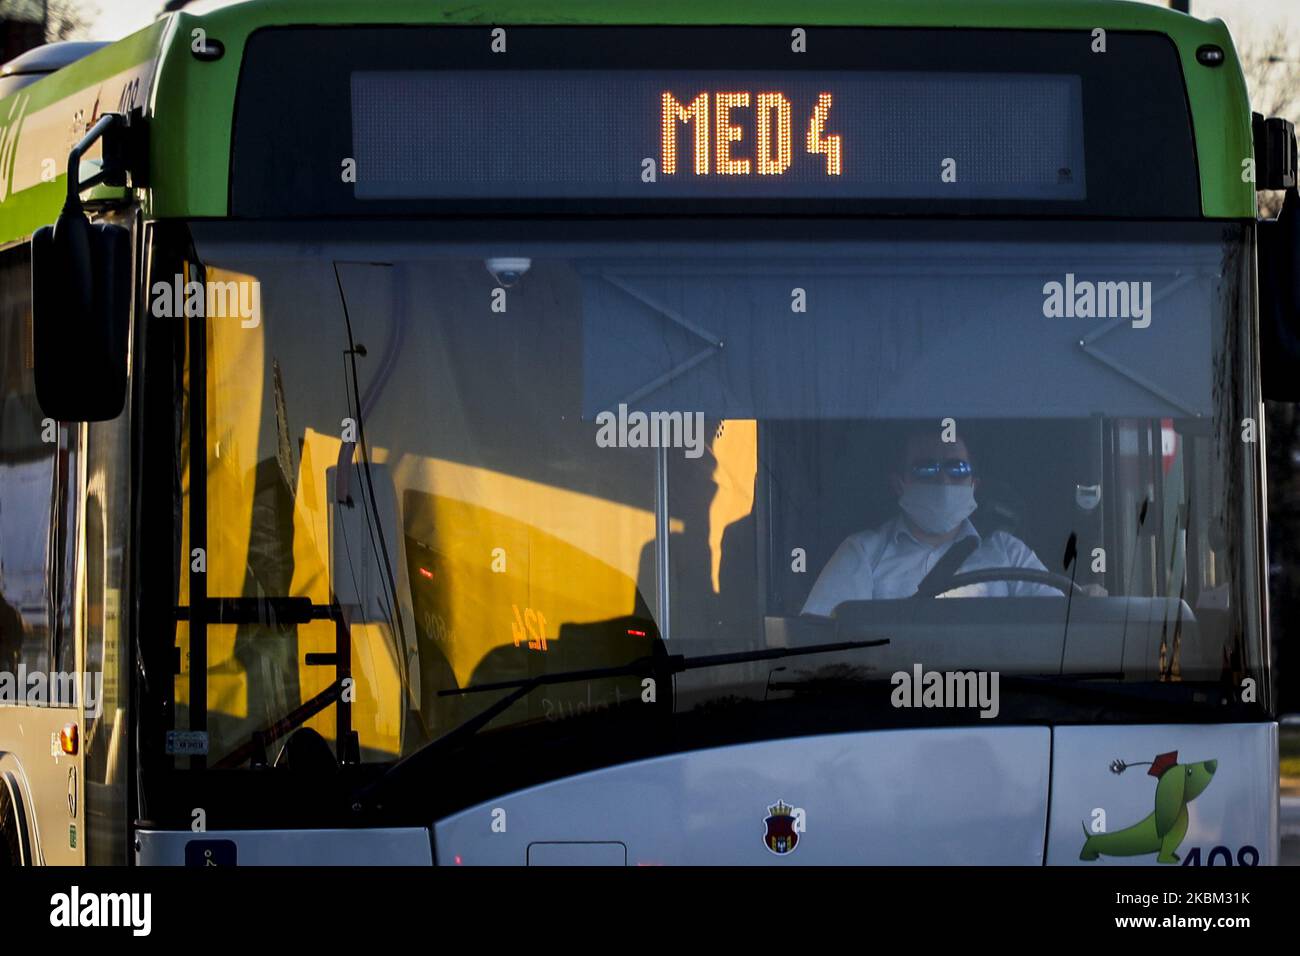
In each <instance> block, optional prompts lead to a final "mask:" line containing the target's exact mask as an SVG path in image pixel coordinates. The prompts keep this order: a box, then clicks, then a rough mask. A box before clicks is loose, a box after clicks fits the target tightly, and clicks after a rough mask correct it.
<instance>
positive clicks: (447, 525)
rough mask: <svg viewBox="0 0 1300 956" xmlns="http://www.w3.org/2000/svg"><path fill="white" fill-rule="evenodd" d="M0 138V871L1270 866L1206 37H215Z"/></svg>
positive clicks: (262, 26)
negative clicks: (7, 867) (16, 867)
mask: <svg viewBox="0 0 1300 956" xmlns="http://www.w3.org/2000/svg"><path fill="white" fill-rule="evenodd" d="M0 95H2V96H3V98H2V99H0V347H2V349H3V351H2V353H0V362H2V363H3V369H4V374H3V389H4V391H3V399H4V400H3V412H2V414H0V597H2V599H3V601H2V602H0V781H3V786H2V787H0V833H2V834H3V840H0V857H3V859H4V861H5V862H7V863H10V864H83V863H84V864H101V863H102V864H126V865H152V864H159V865H181V866H239V865H259V864H281V863H290V864H412V865H450V866H458V865H460V866H471V865H533V866H539V865H555V864H561V865H579V864H591V865H655V864H717V863H723V864H742V865H773V866H790V865H805V864H827V863H835V864H971V863H981V864H1013V865H1030V866H1039V865H1057V864H1060V865H1067V864H1068V865H1078V866H1085V867H1093V868H1099V867H1102V866H1107V865H1125V864H1136V865H1166V866H1175V865H1183V866H1223V865H1232V866H1254V865H1268V864H1275V863H1277V862H1278V858H1279V829H1278V799H1279V798H1278V724H1277V719H1276V718H1277V699H1276V689H1275V687H1274V676H1273V670H1272V667H1271V660H1272V657H1273V655H1274V648H1273V645H1272V644H1271V642H1270V637H1269V631H1268V614H1267V610H1268V598H1267V586H1266V585H1267V581H1266V572H1267V557H1266V550H1265V542H1266V534H1265V532H1266V528H1265V501H1266V497H1265V495H1266V488H1265V481H1264V469H1263V461H1264V458H1263V443H1264V439H1265V435H1264V434H1263V431H1262V423H1263V416H1262V410H1263V401H1264V399H1265V398H1266V397H1267V398H1272V399H1280V400H1287V401H1291V400H1295V399H1296V398H1298V397H1300V390H1298V389H1297V386H1296V385H1295V384H1294V383H1295V382H1297V381H1300V376H1297V374H1296V371H1297V369H1300V347H1297V345H1296V330H1297V329H1298V328H1300V324H1298V322H1300V304H1298V297H1297V294H1296V275H1297V272H1296V261H1297V250H1300V239H1298V233H1297V226H1296V224H1297V220H1298V218H1300V217H1298V215H1297V214H1298V213H1300V209H1298V208H1297V204H1298V203H1300V199H1298V198H1297V194H1296V188H1295V167H1296V156H1295V135H1294V129H1293V127H1292V126H1291V124H1290V123H1288V122H1287V121H1286V120H1285V119H1283V118H1278V117H1263V116H1259V115H1253V114H1252V113H1251V110H1250V105H1249V102H1248V97H1247V93H1246V86H1245V83H1244V80H1243V75H1242V71H1241V67H1240V65H1239V62H1238V59H1237V56H1236V53H1235V52H1234V49H1233V45H1232V42H1231V39H1230V37H1229V35H1228V33H1227V31H1226V29H1225V28H1224V26H1223V24H1222V23H1221V22H1219V21H1208V22H1203V21H1200V20H1197V19H1193V18H1192V17H1190V16H1187V15H1183V14H1181V13H1176V12H1173V11H1170V10H1166V9H1161V8H1157V7H1154V6H1150V5H1143V4H1132V3H1122V2H1109V0H1080V2H1072V3H1056V2H1034V3H1008V2H991V0H990V2H975V0H936V2H934V3H929V4H914V3H905V2H895V0H856V2H852V3H850V2H841V0H815V2H799V3H794V2H787V0H770V2H769V0H761V2H754V3H750V4H746V5H744V9H743V10H742V9H741V7H740V6H738V5H736V4H731V3H723V2H717V0H691V2H689V3H688V2H680V0H661V2H658V3H654V4H625V5H616V4H610V3H596V2H583V0H558V2H554V3H546V4H541V3H539V4H531V5H530V4H513V3H511V4H493V3H458V4H450V3H447V4H444V3H436V2H433V3H430V2H425V0H420V2H416V0H397V2H392V3H385V4H361V3H355V2H345V0H282V2H275V0H251V2H243V3H235V4H222V3H211V4H209V3H203V4H199V5H196V6H193V7H190V8H187V9H186V10H184V11H181V12H175V13H171V14H168V15H166V16H163V17H161V18H160V19H159V20H157V21H156V22H155V23H154V24H153V25H152V26H150V27H148V28H146V29H144V30H142V31H140V32H138V33H136V34H134V35H132V36H130V37H127V38H126V39H123V40H121V41H119V42H116V43H113V44H111V45H103V46H79V47H75V48H66V47H49V48H43V49H42V50H38V51H36V52H34V53H30V54H27V55H26V57H25V58H23V59H22V62H15V64H11V65H10V66H9V67H6V68H5V70H4V72H3V75H0ZM1262 189H1271V190H1278V189H1282V190H1287V200H1286V205H1285V207H1284V211H1283V213H1282V214H1281V215H1280V216H1279V217H1278V218H1276V219H1270V220H1261V219H1259V217H1258V208H1259V206H1258V202H1257V190H1262Z"/></svg>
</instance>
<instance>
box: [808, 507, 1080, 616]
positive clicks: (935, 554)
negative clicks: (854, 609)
mask: <svg viewBox="0 0 1300 956" xmlns="http://www.w3.org/2000/svg"><path fill="white" fill-rule="evenodd" d="M968 537H974V538H975V540H976V541H978V542H979V544H978V546H977V547H976V548H975V550H974V551H972V552H971V553H970V555H969V556H968V557H967V558H966V560H965V561H963V562H962V565H961V567H960V569H959V570H960V571H975V570H977V569H979V568H1034V569H1035V570H1038V571H1046V570H1047V568H1046V567H1044V566H1043V562H1041V561H1039V560H1038V556H1037V555H1035V554H1034V552H1033V551H1032V550H1031V549H1030V548H1029V546H1028V545H1027V544H1025V543H1024V542H1023V541H1021V540H1020V539H1019V538H1017V537H1016V536H1015V535H1012V534H1009V533H1007V532H1006V531H995V532H993V533H992V534H991V535H989V536H988V537H987V538H984V537H981V535H980V533H979V532H978V531H976V530H975V526H974V525H973V524H971V522H970V519H969V518H967V519H966V520H965V521H963V522H962V523H961V530H960V531H959V532H958V533H957V536H956V537H954V538H953V539H952V540H951V541H946V542H944V543H943V544H940V545H938V546H935V547H931V546H930V545H928V544H925V543H924V542H922V541H919V540H917V539H916V538H915V537H914V536H913V535H912V534H911V532H909V531H908V530H907V525H906V524H905V523H904V521H903V518H902V516H901V515H899V516H898V517H896V518H894V519H893V520H892V521H889V522H887V523H885V524H884V525H882V526H881V527H879V528H877V529H875V530H874V531H859V532H858V533H857V534H852V535H849V536H848V537H847V538H845V539H844V543H843V544H841V545H840V546H839V548H837V549H836V551H835V553H834V554H833V555H831V559H830V561H828V562H827V563H826V567H825V568H823V569H822V573H821V575H820V576H819V577H818V578H817V583H816V584H814V585H813V589H812V593H811V594H809V595H808V600H807V602H806V603H805V604H804V606H803V613H804V614H820V615H822V616H824V617H828V616H830V614H831V613H832V612H833V611H834V610H835V608H836V607H837V606H838V605H839V604H840V603H841V602H843V601H855V600H856V601H860V600H870V599H873V598H906V597H911V596H912V595H913V594H915V593H916V587H917V585H918V584H920V583H921V579H922V578H924V577H925V576H926V574H928V573H929V572H930V569H931V568H933V567H934V565H935V563H936V562H937V561H938V560H939V559H940V558H941V557H943V556H944V554H946V553H947V551H948V549H949V548H951V547H952V546H953V545H954V544H956V543H957V542H958V541H960V540H961V539H963V538H968ZM945 596H947V597H1061V596H1062V592H1060V591H1058V590H1056V589H1055V588H1051V587H1048V586H1046V585H1042V584H1035V583H1033V582H1031V581H989V582H987V583H982V584H968V585H965V586H964V587H960V588H955V589H953V590H951V591H948V592H945Z"/></svg>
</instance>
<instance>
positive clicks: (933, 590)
mask: <svg viewBox="0 0 1300 956" xmlns="http://www.w3.org/2000/svg"><path fill="white" fill-rule="evenodd" d="M987 581H1030V582H1032V583H1034V584H1046V585H1047V586H1048V587H1053V588H1056V589H1057V590H1058V591H1060V592H1061V593H1062V594H1065V593H1067V592H1066V589H1067V588H1073V589H1074V593H1075V594H1085V593H1087V592H1085V591H1084V590H1083V588H1082V587H1080V586H1079V585H1078V584H1075V583H1074V582H1073V581H1071V580H1070V579H1069V578H1067V577H1066V576H1065V575H1063V574H1053V573H1052V572H1051V571H1039V570H1038V569H1037V568H980V569H978V570H976V571H963V572H962V573H960V574H952V575H949V576H947V577H946V578H944V579H943V580H940V581H933V582H931V583H930V584H928V585H926V583H925V582H924V581H923V582H922V588H924V590H922V589H921V588H918V589H917V591H916V595H915V596H916V597H920V598H927V597H931V598H932V597H938V596H939V595H940V594H946V593H947V592H949V591H954V590H956V589H957V588H960V587H965V586H966V585H967V584H983V583H985V582H987Z"/></svg>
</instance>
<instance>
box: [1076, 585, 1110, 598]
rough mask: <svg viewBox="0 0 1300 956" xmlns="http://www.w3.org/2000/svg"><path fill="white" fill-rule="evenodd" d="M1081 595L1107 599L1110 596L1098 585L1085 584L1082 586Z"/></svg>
mask: <svg viewBox="0 0 1300 956" xmlns="http://www.w3.org/2000/svg"><path fill="white" fill-rule="evenodd" d="M1083 593H1084V594H1086V595H1088V597H1108V596H1109V594H1110V592H1108V591H1107V590H1106V589H1105V588H1104V587H1102V586H1101V585H1100V584H1085V585H1084V586H1083Z"/></svg>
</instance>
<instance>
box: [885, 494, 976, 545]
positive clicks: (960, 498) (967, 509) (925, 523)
mask: <svg viewBox="0 0 1300 956" xmlns="http://www.w3.org/2000/svg"><path fill="white" fill-rule="evenodd" d="M898 506H899V507H900V508H902V509H903V512H904V513H905V514H906V515H907V516H908V517H909V518H911V519H912V521H913V522H915V524H916V526H917V527H918V528H920V529H921V530H923V531H926V532H929V533H930V534H947V533H948V532H949V531H951V530H952V529H953V528H955V527H957V525H959V524H961V523H962V522H963V521H965V520H966V519H967V518H969V517H970V516H971V513H972V512H973V511H974V510H975V488H974V486H972V485H924V484H916V483H911V484H906V485H904V486H903V493H902V495H900V496H899V499H898Z"/></svg>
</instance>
